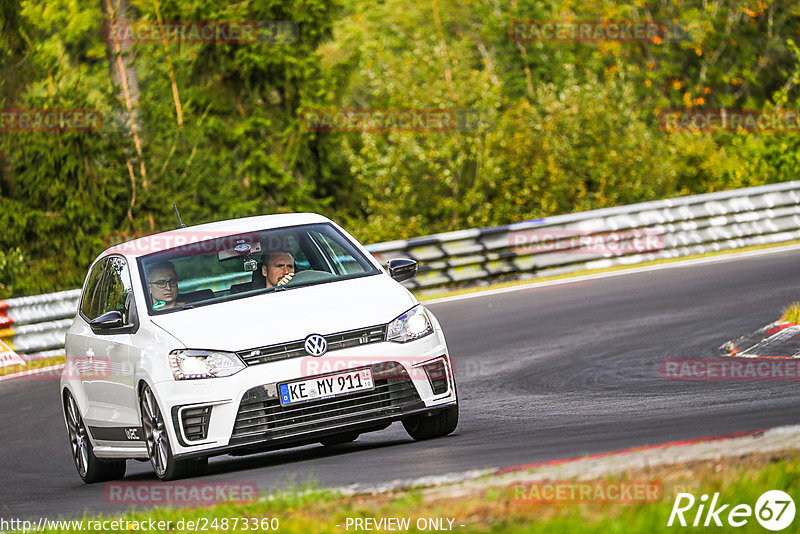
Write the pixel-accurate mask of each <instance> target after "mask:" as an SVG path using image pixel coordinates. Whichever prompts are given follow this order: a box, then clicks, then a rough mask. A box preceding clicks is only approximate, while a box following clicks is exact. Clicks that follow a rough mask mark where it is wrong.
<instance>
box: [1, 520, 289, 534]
mask: <svg viewBox="0 0 800 534" xmlns="http://www.w3.org/2000/svg"><path fill="white" fill-rule="evenodd" d="M279 528H280V521H279V520H278V518H276V517H210V518H209V517H198V518H194V519H184V518H181V519H174V520H172V519H170V520H167V519H141V520H133V519H122V518H117V519H55V520H51V519H46V518H40V519H39V520H38V521H30V520H23V519H2V518H0V534H5V533H6V532H23V533H24V532H40V531H67V532H69V531H73V532H74V531H78V532H115V531H135V532H169V531H179V532H180V531H191V532H207V531H220V530H222V531H228V530H236V531H242V532H247V531H253V532H255V531H269V532H276V531H277V530H278V529H279Z"/></svg>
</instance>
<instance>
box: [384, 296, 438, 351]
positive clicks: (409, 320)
mask: <svg viewBox="0 0 800 534" xmlns="http://www.w3.org/2000/svg"><path fill="white" fill-rule="evenodd" d="M432 333H433V325H432V324H431V320H430V319H428V314H427V313H425V308H423V307H422V304H418V305H417V306H414V307H413V308H411V309H410V310H408V311H407V312H406V313H404V314H403V315H401V316H400V317H398V318H397V319H395V320H394V321H392V322H391V323H389V328H387V329H386V340H387V341H394V342H396V343H406V342H407V341H414V340H415V339H419V338H421V337H425V336H427V335H428V334H432Z"/></svg>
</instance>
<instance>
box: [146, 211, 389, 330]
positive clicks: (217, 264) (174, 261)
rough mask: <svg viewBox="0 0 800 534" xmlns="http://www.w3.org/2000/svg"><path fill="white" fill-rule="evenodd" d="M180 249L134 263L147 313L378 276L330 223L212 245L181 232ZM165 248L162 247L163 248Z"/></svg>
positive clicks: (249, 235) (240, 236)
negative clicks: (138, 273)
mask: <svg viewBox="0 0 800 534" xmlns="http://www.w3.org/2000/svg"><path fill="white" fill-rule="evenodd" d="M185 232H186V233H185V234H182V233H178V234H177V235H175V236H153V239H155V238H156V237H159V239H160V241H161V244H162V245H163V244H165V243H167V244H168V245H167V246H170V245H169V244H171V242H170V241H169V240H168V237H171V238H172V241H173V242H174V244H179V245H180V246H176V247H174V248H166V249H165V250H162V251H160V252H156V253H153V254H149V255H147V256H143V257H140V258H139V260H138V261H139V272H141V273H142V284H143V286H144V290H145V295H146V296H147V300H148V302H147V309H148V312H149V313H151V314H159V313H169V312H172V311H176V310H180V309H187V308H190V307H195V306H201V305H207V304H214V303H217V302H224V301H226V300H231V299H236V298H244V297H248V296H253V295H258V294H262V293H268V292H274V291H282V290H288V289H292V288H296V287H302V286H308V285H314V284H324V283H329V282H336V281H339V280H346V279H350V278H356V277H360V276H367V275H371V274H377V273H378V272H379V271H378V269H376V268H375V267H374V266H373V265H372V263H370V262H369V261H368V260H367V258H365V257H364V255H363V254H362V253H361V252H360V251H359V250H358V249H357V248H356V247H355V246H353V244H352V243H351V242H350V240H349V239H347V238H346V237H345V236H344V235H342V234H341V232H339V231H338V230H337V229H336V228H334V227H333V226H332V225H331V224H308V225H302V226H293V227H287V228H279V229H271V230H263V231H260V232H250V233H247V234H238V235H233V236H225V237H218V238H211V239H209V236H208V235H207V234H206V235H203V236H200V233H199V232H195V231H190V229H186V231H185ZM162 248H163V247H162Z"/></svg>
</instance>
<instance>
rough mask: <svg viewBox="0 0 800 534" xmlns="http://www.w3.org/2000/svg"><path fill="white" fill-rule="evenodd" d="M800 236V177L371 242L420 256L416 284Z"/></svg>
mask: <svg viewBox="0 0 800 534" xmlns="http://www.w3.org/2000/svg"><path fill="white" fill-rule="evenodd" d="M799 238H800V182H796V181H795V182H785V183H781V184H773V185H767V186H759V187H752V188H747V189H738V190H733V191H722V192H718V193H708V194H703V195H695V196H690V197H680V198H673V199H668V200H658V201H653V202H645V203H641V204H632V205H629V206H621V207H616V208H606V209H599V210H594V211H587V212H582V213H574V214H569V215H558V216H555V217H547V218H544V219H535V220H532V221H526V222H521V223H516V224H511V225H508V226H498V227H493V228H478V229H471V230H460V231H456V232H447V233H442V234H436V235H431V236H427V237H420V238H414V239H407V240H401V241H391V242H387V243H378V244H375V245H370V246H368V247H367V248H368V249H369V251H370V252H372V253H373V254H374V255H375V256H376V257H378V258H379V259H380V260H381V261H382V262H385V261H388V260H390V259H392V258H399V257H410V258H412V259H415V260H417V261H418V262H419V263H420V268H419V273H418V275H417V277H416V278H414V279H412V280H409V281H408V282H407V287H409V288H412V289H418V288H430V287H435V286H439V285H442V284H448V283H454V282H469V281H476V280H484V279H490V278H496V277H499V276H503V275H524V276H520V277H529V278H534V277H537V276H545V275H554V274H562V273H565V272H573V271H578V270H584V269H594V268H606V267H611V266H614V265H622V264H635V263H641V262H645V261H652V260H657V259H662V258H675V257H680V256H686V255H689V254H698V253H705V252H710V251H718V250H724V249H730V248H739V247H745V246H750V245H760V244H770V243H778V242H782V241H790V240H794V239H799Z"/></svg>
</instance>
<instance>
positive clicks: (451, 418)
mask: <svg viewBox="0 0 800 534" xmlns="http://www.w3.org/2000/svg"><path fill="white" fill-rule="evenodd" d="M456 426H458V405H457V404H456V405H455V406H449V407H447V408H445V409H444V410H441V411H440V412H437V413H435V414H433V415H414V416H412V417H409V418H408V419H403V427H404V428H405V429H406V432H408V435H409V436H411V437H412V438H414V439H415V440H417V441H420V440H423V439H432V438H438V437H441V436H446V435H447V434H450V433H451V432H452V431H453V430H455V429H456Z"/></svg>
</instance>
